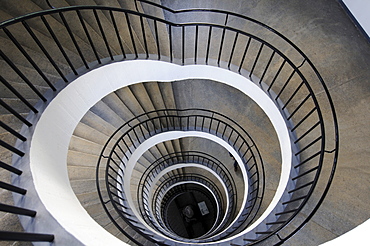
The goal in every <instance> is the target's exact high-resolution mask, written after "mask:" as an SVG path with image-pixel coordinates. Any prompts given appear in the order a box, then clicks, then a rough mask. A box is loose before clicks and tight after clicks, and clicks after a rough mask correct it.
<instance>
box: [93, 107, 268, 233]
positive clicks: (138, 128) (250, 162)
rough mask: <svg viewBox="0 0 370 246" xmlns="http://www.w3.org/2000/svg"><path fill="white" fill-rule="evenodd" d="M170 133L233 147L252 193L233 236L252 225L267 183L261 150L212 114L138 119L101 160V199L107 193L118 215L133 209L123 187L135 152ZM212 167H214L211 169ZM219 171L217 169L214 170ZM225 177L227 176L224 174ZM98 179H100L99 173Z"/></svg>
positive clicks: (163, 114) (118, 134) (194, 111)
mask: <svg viewBox="0 0 370 246" xmlns="http://www.w3.org/2000/svg"><path fill="white" fill-rule="evenodd" d="M168 131H204V132H207V133H209V134H213V135H215V136H217V137H218V138H220V139H223V140H224V141H225V142H227V143H229V144H230V143H231V144H232V146H233V148H234V149H235V150H236V151H237V153H238V154H239V156H240V158H241V159H242V160H243V165H244V166H243V167H242V168H246V170H248V172H247V174H248V177H245V179H249V181H248V184H249V189H248V198H247V199H246V198H244V200H245V201H246V202H245V203H244V204H243V205H242V209H241V211H242V212H240V213H239V215H238V216H240V218H241V219H237V220H235V221H234V222H233V230H231V232H232V231H235V229H236V228H239V227H240V226H241V225H242V224H244V223H245V221H246V220H247V219H248V220H249V222H251V221H252V220H253V218H254V216H255V214H257V211H258V209H259V208H260V206H261V200H262V199H260V198H259V194H261V193H263V187H261V185H263V183H264V182H263V177H264V174H263V166H262V161H261V160H260V159H259V158H260V156H259V152H258V149H257V147H256V146H255V145H254V142H253V140H252V139H251V138H250V136H249V135H248V134H247V133H246V132H245V130H243V129H242V128H240V126H239V125H238V124H237V123H236V122H234V121H232V120H231V119H229V118H228V117H226V116H224V115H221V114H219V113H217V112H212V111H210V110H203V109H185V110H175V109H171V110H157V111H153V112H149V113H144V114H142V115H140V116H138V117H135V118H134V119H131V120H130V121H128V122H126V123H125V124H124V125H123V126H121V127H120V128H119V129H117V130H116V132H115V133H114V134H113V135H112V136H111V137H110V139H109V140H108V141H107V143H106V145H105V148H104V149H103V151H102V154H101V157H100V159H99V164H98V169H99V168H102V167H103V168H104V169H105V170H106V175H105V180H106V184H105V186H106V188H105V187H100V185H99V183H97V185H98V188H99V193H100V196H101V197H103V196H104V194H105V193H106V192H108V196H109V197H110V201H111V202H112V204H113V206H115V207H116V209H117V210H118V211H121V210H122V206H120V205H118V206H120V207H117V204H121V203H123V204H124V206H125V207H131V206H132V204H130V202H129V201H130V200H128V199H127V196H129V194H124V192H123V191H124V188H123V186H124V185H127V186H130V184H129V183H128V184H125V182H126V183H127V182H128V180H129V179H127V178H125V173H126V170H125V169H126V165H127V162H128V161H129V159H130V156H131V155H132V154H133V153H134V151H135V148H137V147H138V146H139V145H140V144H142V143H143V142H145V140H146V139H149V138H151V137H152V136H155V135H156V134H160V133H162V132H168ZM209 167H215V166H212V165H210V166H209ZM149 170H150V169H149ZM216 170H218V168H215V171H216ZM260 170H262V172H261V171H260ZM260 172H261V173H260ZM222 174H225V173H224V172H221V175H222ZM97 175H99V174H98V172H97ZM261 177H262V180H261ZM99 179H100V178H99V177H98V178H97V180H99ZM110 201H103V203H104V204H106V203H109V202H110ZM113 201H114V203H113ZM144 204H145V203H144ZM130 205H131V206H130ZM250 214H253V216H252V217H251V218H252V219H251V218H249V215H250ZM149 215H150V213H149ZM122 216H123V217H125V216H129V217H130V219H131V220H132V219H133V218H132V217H133V214H131V213H129V212H127V211H124V212H123V213H122ZM137 219H138V218H137ZM127 223H130V222H129V220H127ZM227 223H228V222H227ZM231 232H228V233H229V234H230V233H231ZM144 235H145V234H144ZM219 237H220V236H219Z"/></svg>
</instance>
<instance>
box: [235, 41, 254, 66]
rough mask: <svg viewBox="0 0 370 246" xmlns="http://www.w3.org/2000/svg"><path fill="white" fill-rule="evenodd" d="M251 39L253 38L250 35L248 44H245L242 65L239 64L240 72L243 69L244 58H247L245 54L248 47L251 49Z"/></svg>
mask: <svg viewBox="0 0 370 246" xmlns="http://www.w3.org/2000/svg"><path fill="white" fill-rule="evenodd" d="M251 40H252V38H251V37H249V39H248V42H247V45H246V46H245V49H244V53H243V56H242V59H241V60H240V65H239V69H238V73H240V70H242V67H243V63H244V59H245V56H246V55H247V52H248V49H249V45H250V43H251Z"/></svg>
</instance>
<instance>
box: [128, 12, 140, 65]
mask: <svg viewBox="0 0 370 246" xmlns="http://www.w3.org/2000/svg"><path fill="white" fill-rule="evenodd" d="M125 17H126V22H127V26H128V31H129V33H130V38H131V43H132V47H133V48H134V52H135V58H138V57H139V56H138V54H137V49H136V44H135V40H134V36H133V33H132V26H131V23H130V17H129V16H128V14H127V12H125Z"/></svg>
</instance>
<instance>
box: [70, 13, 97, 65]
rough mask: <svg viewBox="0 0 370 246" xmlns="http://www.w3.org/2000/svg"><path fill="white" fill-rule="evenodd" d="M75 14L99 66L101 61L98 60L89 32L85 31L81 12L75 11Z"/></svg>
mask: <svg viewBox="0 0 370 246" xmlns="http://www.w3.org/2000/svg"><path fill="white" fill-rule="evenodd" d="M76 13H77V16H78V19H79V20H80V23H81V25H82V29H83V30H84V32H85V35H86V37H87V40H88V41H89V43H90V46H91V49H92V50H93V52H94V55H95V58H96V60H97V61H98V63H99V64H101V60H100V57H99V55H98V52H97V51H96V48H95V45H94V42H93V41H92V39H91V36H90V33H89V31H88V30H87V27H86V24H85V20H84V19H83V17H82V15H81V11H79V10H76Z"/></svg>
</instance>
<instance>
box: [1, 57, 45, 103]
mask: <svg viewBox="0 0 370 246" xmlns="http://www.w3.org/2000/svg"><path fill="white" fill-rule="evenodd" d="M0 56H1V57H2V58H3V60H4V61H5V62H6V63H7V64H8V65H9V66H10V67H11V68H12V69H13V70H14V72H16V74H18V76H19V77H21V78H22V79H23V81H24V82H26V84H27V85H28V86H29V87H30V88H31V90H32V91H33V92H35V93H36V94H37V95H38V96H39V97H40V99H41V100H43V101H44V102H46V101H47V100H46V98H45V97H44V96H43V95H42V94H41V93H40V91H39V90H37V89H36V87H35V86H34V85H33V84H32V83H31V81H29V79H28V78H27V77H26V76H25V75H24V74H23V73H22V72H21V71H20V70H19V69H18V67H17V66H16V65H15V64H14V63H13V62H12V61H11V60H10V59H9V58H8V57H7V56H6V55H5V54H4V53H3V52H2V50H0Z"/></svg>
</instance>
